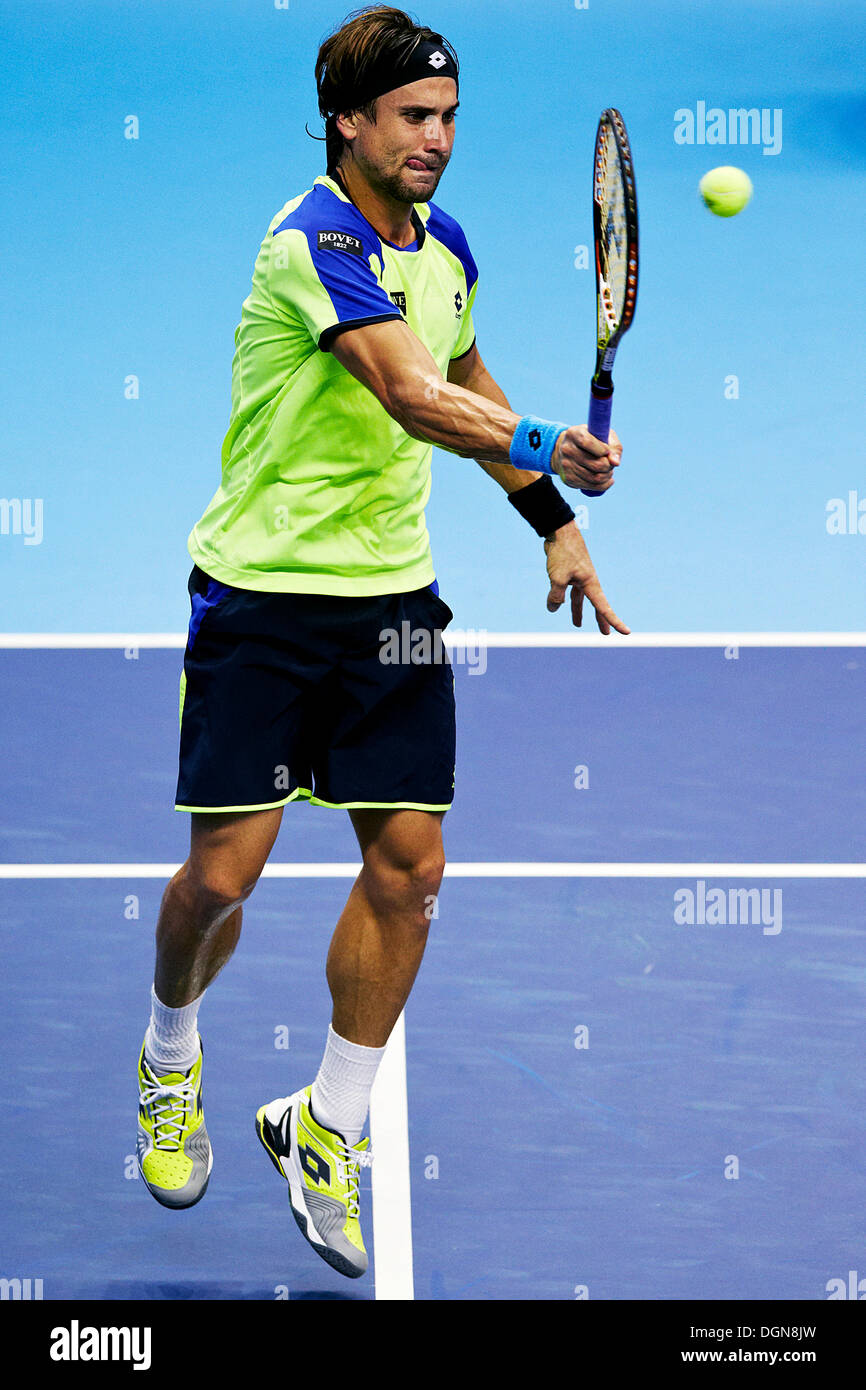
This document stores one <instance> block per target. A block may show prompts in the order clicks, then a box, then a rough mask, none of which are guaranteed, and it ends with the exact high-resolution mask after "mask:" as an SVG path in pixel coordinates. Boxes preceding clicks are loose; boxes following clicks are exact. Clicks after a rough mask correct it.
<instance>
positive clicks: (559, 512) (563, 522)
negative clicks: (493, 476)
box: [508, 478, 574, 537]
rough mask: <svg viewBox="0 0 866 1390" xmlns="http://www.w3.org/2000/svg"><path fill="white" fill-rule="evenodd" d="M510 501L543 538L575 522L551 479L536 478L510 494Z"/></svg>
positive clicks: (572, 514) (569, 508)
mask: <svg viewBox="0 0 866 1390" xmlns="http://www.w3.org/2000/svg"><path fill="white" fill-rule="evenodd" d="M508 500H509V502H510V503H511V505H512V507H513V508H514V509H515V511H518V512H520V515H521V516H522V517H523V519H524V521H528V522H529V524H530V526H531V527H532V528H533V530H534V531H536V532H537V533H538V535H539V536H542V537H547V536H552V535H553V532H554V531H558V530H559V528H560V526H567V525H568V523H569V521H574V512H573V511H572V510H571V507H570V506H569V505H568V503H567V502H566V500H565V498H564V497H563V496H562V494H561V493H560V492H558V491H557V489H556V486H555V484H554V482H553V480H552V479H551V478H536V479H535V482H534V483H529V484H528V485H527V486H526V487H521V488H518V489H517V491H516V492H509V494H508Z"/></svg>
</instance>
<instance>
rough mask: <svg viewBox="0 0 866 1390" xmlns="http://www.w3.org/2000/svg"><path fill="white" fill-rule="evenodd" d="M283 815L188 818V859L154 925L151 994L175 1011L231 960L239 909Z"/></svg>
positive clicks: (255, 813) (277, 810)
mask: <svg viewBox="0 0 866 1390" xmlns="http://www.w3.org/2000/svg"><path fill="white" fill-rule="evenodd" d="M282 814H283V809H282V807H281V806H280V807H277V808H275V809H274V810H268V811H244V812H240V813H232V814H226V815H223V814H215V815H195V814H194V815H193V817H192V828H191V836H190V854H189V858H188V859H187V861H186V863H185V864H183V865H182V866H181V868H180V869H178V871H177V873H176V874H175V876H174V878H173V879H172V880H171V882H170V883H169V885H168V887H167V888H166V890H165V894H164V895H163V899H162V905H161V907H160V911H159V918H158V920H157V926H156V970H155V973H154V982H153V983H154V990H155V992H156V994H157V997H158V998H159V999H160V1000H161V1001H162V1003H163V1004H166V1005H168V1006H169V1007H171V1008H180V1007H182V1006H183V1005H185V1004H188V1003H189V1002H190V1001H191V1000H193V999H197V998H199V996H200V995H202V994H203V993H204V991H205V989H206V988H207V986H208V985H209V984H210V983H211V981H212V980H214V979H215V978H216V976H217V975H218V973H219V971H220V970H221V969H222V967H223V966H224V965H225V963H226V961H227V960H228V959H229V958H230V956H231V955H232V952H233V951H234V949H235V946H236V945H237V943H238V938H239V936H240V931H241V915H242V907H241V904H242V903H243V902H244V901H245V900H246V899H247V898H248V897H249V895H250V893H251V892H252V891H253V888H254V887H255V885H256V883H257V882H258V879H259V877H260V875H261V872H262V869H263V868H264V866H265V864H266V863H267V859H268V855H269V854H270V852H271V850H272V849H273V846H274V841H275V840H276V838H277V832H278V830H279V828H280V821H281V819H282Z"/></svg>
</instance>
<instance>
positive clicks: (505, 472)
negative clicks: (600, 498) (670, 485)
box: [448, 343, 630, 636]
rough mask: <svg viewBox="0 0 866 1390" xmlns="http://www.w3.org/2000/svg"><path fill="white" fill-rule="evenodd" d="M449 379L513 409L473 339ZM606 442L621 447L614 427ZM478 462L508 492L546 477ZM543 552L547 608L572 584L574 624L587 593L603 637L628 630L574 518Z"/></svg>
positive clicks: (548, 540)
mask: <svg viewBox="0 0 866 1390" xmlns="http://www.w3.org/2000/svg"><path fill="white" fill-rule="evenodd" d="M448 380H449V381H450V382H453V383H454V385H455V386H462V387H464V388H465V389H466V390H467V391H474V392H475V393H476V394H477V395H479V396H486V397H487V399H488V400H491V401H495V402H496V403H497V405H501V406H504V408H505V409H506V410H511V409H512V407H511V405H510V403H509V401H508V399H507V397H506V395H505V392H504V391H503V390H502V387H501V386H500V385H499V384H498V382H497V381H495V380H494V378H493V377H492V376H491V375H490V373H489V372H488V370H487V368H486V367H485V365H484V362H483V361H482V358H481V353H480V352H479V351H478V345H477V344H476V343H473V344H472V347H471V348H470V349H469V351H468V352H465V353H463V355H462V357H457V358H455V359H454V360H453V361H452V362H451V363H450V365H449V367H448ZM610 441H611V443H612V444H616V445H617V446H619V439H618V438H617V436H616V435H615V434H614V432H613V430H611V433H610ZM476 461H477V463H478V464H480V466H481V467H482V468H483V469H484V472H485V473H488V474H489V475H490V477H491V478H494V479H495V480H496V482H497V483H499V485H500V487H502V488H504V490H505V491H506V492H507V493H512V492H518V491H519V490H520V489H521V488H524V487H528V486H529V484H530V483H534V482H536V481H537V479H539V478H542V477H544V476H545V475H544V474H543V473H534V472H531V471H527V470H525V469H521V468H513V467H512V466H510V465H509V464H502V463H488V462H486V461H485V460H484V459H478V460H476ZM544 552H545V555H546V556H547V574H548V578H549V579H550V593H549V594H548V596H547V607H548V611H549V612H551V613H555V612H556V610H557V609H558V608H561V607H562V604H563V602H564V600H565V594H566V590H567V589H568V587H569V586H571V616H572V621H573V623H574V625H575V627H580V626H581V625H582V622H583V600H584V598H588V599H589V601H590V603H591V604H592V606H593V608H594V609H595V620H596V622H597V623H598V627H599V630H600V631H601V632H602V633H604V635H605V636H607V635H608V633H609V632H610V630H611V628H612V627H614V628H616V630H617V632H621V633H623V634H628V632H629V631H630V629H629V628H627V627H626V625H625V623H623V622H622V620H621V619H620V618H618V617H617V615H616V613H614V611H613V609H612V608H611V606H610V604H609V603H608V601H607V599H606V598H605V596H604V593H603V591H602V587H601V584H600V583H599V579H598V575H597V574H596V572H595V566H594V565H593V563H592V560H591V559H590V557H589V551H588V550H587V548H586V542H585V541H584V539H583V535H582V533H581V531H580V528H579V527H578V526H577V524H576V523H575V522H574V521H568V522H566V524H565V525H564V526H560V527H559V529H558V530H556V531H553V532H552V533H551V534H550V535H549V536H545V538H544Z"/></svg>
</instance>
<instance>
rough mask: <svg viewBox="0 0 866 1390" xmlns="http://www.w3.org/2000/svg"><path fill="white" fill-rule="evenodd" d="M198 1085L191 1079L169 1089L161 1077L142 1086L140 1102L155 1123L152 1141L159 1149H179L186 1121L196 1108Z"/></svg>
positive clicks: (177, 1082)
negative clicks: (196, 1087) (196, 1088)
mask: <svg viewBox="0 0 866 1390" xmlns="http://www.w3.org/2000/svg"><path fill="white" fill-rule="evenodd" d="M195 1101H196V1093H195V1086H194V1085H193V1083H192V1082H191V1081H189V1080H186V1081H176V1082H174V1083H173V1084H172V1085H171V1086H167V1085H166V1084H165V1083H164V1082H163V1081H160V1080H159V1079H158V1078H157V1079H155V1080H154V1081H152V1082H148V1083H147V1085H145V1086H143V1087H142V1090H141V1103H142V1105H143V1107H144V1108H145V1110H146V1111H147V1113H148V1114H149V1116H150V1118H151V1119H152V1120H153V1140H154V1145H155V1147H156V1148H158V1149H169V1150H171V1151H176V1150H177V1149H179V1148H180V1144H181V1139H182V1137H183V1131H184V1122H185V1120H186V1117H187V1115H189V1114H192V1112H193V1108H194V1106H195Z"/></svg>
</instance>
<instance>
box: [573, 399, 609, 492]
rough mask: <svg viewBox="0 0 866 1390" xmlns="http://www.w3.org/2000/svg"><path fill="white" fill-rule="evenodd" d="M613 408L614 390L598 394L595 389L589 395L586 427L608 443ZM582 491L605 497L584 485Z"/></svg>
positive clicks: (592, 433)
mask: <svg viewBox="0 0 866 1390" xmlns="http://www.w3.org/2000/svg"><path fill="white" fill-rule="evenodd" d="M612 409H613V391H611V392H610V394H609V395H605V396H597V395H596V394H595V391H591V393H590V397H589V416H588V418H587V421H586V427H587V429H588V430H589V432H590V434H591V435H593V436H594V437H595V438H596V439H600V440H601V441H602V442H603V443H604V444H606V443H607V441H608V437H609V435H610V416H611V411H612ZM580 490H581V492H582V493H583V495H584V497H603V496H604V493H603V492H591V491H590V490H589V488H585V487H582V488H581V489H580Z"/></svg>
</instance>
